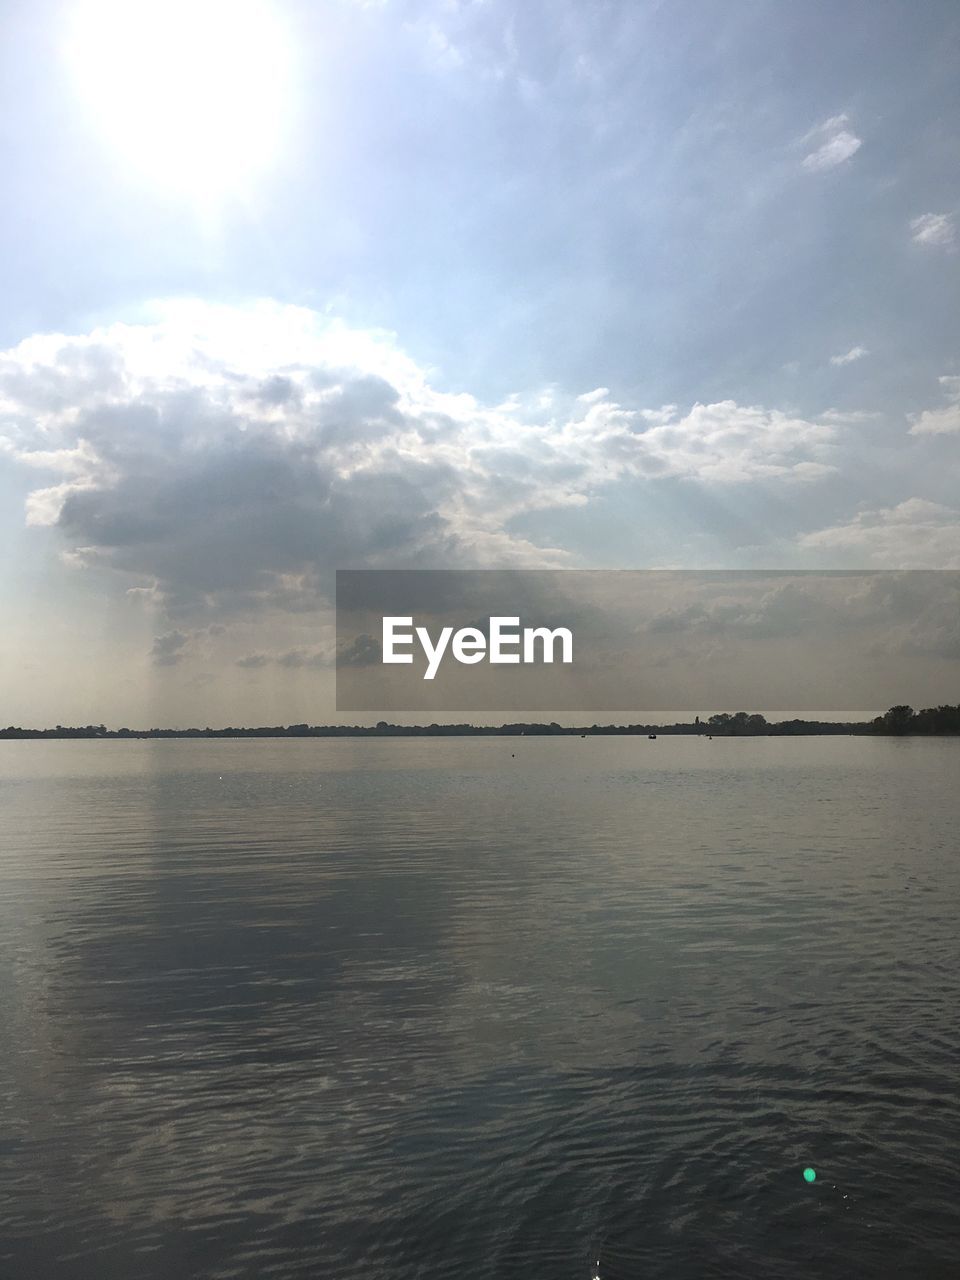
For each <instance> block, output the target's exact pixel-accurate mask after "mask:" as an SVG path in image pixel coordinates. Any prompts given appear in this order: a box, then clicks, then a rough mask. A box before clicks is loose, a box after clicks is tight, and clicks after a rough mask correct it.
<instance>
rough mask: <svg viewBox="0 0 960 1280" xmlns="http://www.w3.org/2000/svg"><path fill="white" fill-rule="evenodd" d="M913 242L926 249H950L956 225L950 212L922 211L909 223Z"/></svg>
mask: <svg viewBox="0 0 960 1280" xmlns="http://www.w3.org/2000/svg"><path fill="white" fill-rule="evenodd" d="M910 231H911V234H912V238H913V242H914V244H920V245H924V246H925V247H926V248H928V249H952V248H953V246H954V244H955V242H956V227H955V226H954V221H953V214H951V213H922V214H921V215H920V216H919V217H918V218H914V219H913V221H912V222H911V223H910Z"/></svg>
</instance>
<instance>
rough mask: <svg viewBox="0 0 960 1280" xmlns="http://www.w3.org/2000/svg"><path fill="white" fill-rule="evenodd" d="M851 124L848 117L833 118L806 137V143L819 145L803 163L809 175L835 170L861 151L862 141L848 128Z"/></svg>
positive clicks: (805, 157) (804, 140)
mask: <svg viewBox="0 0 960 1280" xmlns="http://www.w3.org/2000/svg"><path fill="white" fill-rule="evenodd" d="M849 123H850V120H849V117H848V116H846V115H839V116H831V117H830V119H829V120H825V121H824V122H823V124H821V125H818V126H817V127H816V128H815V129H812V130H811V131H810V133H808V134H807V135H806V137H805V138H804V139H803V142H804V143H806V144H809V143H811V142H814V141H816V142H818V143H819V145H818V146H817V147H816V148H815V149H814V150H813V151H811V152H809V153H808V154H807V155H806V156H804V158H803V160H802V161H801V163H802V165H803V168H804V169H806V170H807V172H808V173H823V172H824V171H825V170H827V169H835V168H836V167H837V165H840V164H843V163H844V162H845V161H846V160H849V159H850V157H851V156H853V155H855V154H856V152H857V151H859V150H860V147H861V146H862V140H861V139H860V138H858V137H857V135H856V134H855V133H852V132H851V130H850V129H849V128H848V127H847V126H848V125H849Z"/></svg>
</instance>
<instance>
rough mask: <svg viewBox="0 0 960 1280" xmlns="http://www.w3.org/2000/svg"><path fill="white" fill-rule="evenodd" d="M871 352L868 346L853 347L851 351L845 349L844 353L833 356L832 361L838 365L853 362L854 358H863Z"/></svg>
mask: <svg viewBox="0 0 960 1280" xmlns="http://www.w3.org/2000/svg"><path fill="white" fill-rule="evenodd" d="M869 354H870V352H869V351H868V350H867V348H866V347H851V348H850V350H849V351H845V352H844V353H843V355H839V356H831V357H830V363H831V364H836V365H844V364H853V362H854V360H862V359H863V357H864V356H868V355H869Z"/></svg>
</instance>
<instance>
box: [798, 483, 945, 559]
mask: <svg viewBox="0 0 960 1280" xmlns="http://www.w3.org/2000/svg"><path fill="white" fill-rule="evenodd" d="M799 544H800V546H801V547H802V548H804V549H806V550H815V551H836V552H842V553H844V554H845V555H848V556H849V555H850V554H852V555H854V556H856V557H857V559H858V560H859V561H860V563H861V564H863V565H865V566H869V565H876V566H877V567H882V568H888V569H955V568H958V567H960V510H958V509H957V508H954V507H948V506H944V505H942V504H940V503H936V502H928V501H926V499H924V498H908V499H907V501H906V502H901V503H899V504H898V505H897V506H895V507H883V508H878V509H875V510H870V511H861V512H859V513H858V514H857V515H856V516H855V517H854V518H853V519H852V520H850V521H849V522H848V523H846V524H840V525H834V526H832V527H831V528H828V529H820V530H817V531H816V532H814V533H808V534H805V535H804V536H803V537H802V538H800V539H799Z"/></svg>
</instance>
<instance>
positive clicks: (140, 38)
mask: <svg viewBox="0 0 960 1280" xmlns="http://www.w3.org/2000/svg"><path fill="white" fill-rule="evenodd" d="M67 56H68V59H69V62H70V64H71V68H72V72H73V75H74V77H75V80H76V84H77V87H78V90H79V92H80V96H81V98H82V100H83V103H84V105H85V107H86V109H87V110H88V112H89V113H90V115H91V117H92V119H93V123H94V127H95V128H96V130H97V132H98V134H100V136H101V137H103V138H105V139H107V140H108V141H109V142H110V143H112V144H113V146H114V147H115V148H116V150H117V152H118V153H119V155H120V156H121V157H122V159H123V160H124V162H125V163H126V164H128V165H130V166H131V167H134V168H135V169H136V170H137V171H138V172H139V173H140V174H141V175H143V176H145V177H147V178H149V179H151V180H152V181H153V182H155V183H157V184H158V185H160V186H162V187H164V188H165V189H167V190H168V191H170V192H173V193H177V194H181V195H185V196H188V197H191V198H193V199H195V200H197V201H198V202H201V203H206V202H214V201H217V200H219V199H221V198H223V197H224V196H226V195H228V194H231V193H234V192H238V193H239V192H242V191H244V190H245V189H246V188H247V187H248V185H249V183H250V182H251V180H252V179H253V178H254V177H255V176H256V175H257V173H258V172H260V171H262V170H263V169H264V168H265V167H266V165H267V164H268V163H269V162H270V161H271V159H272V158H273V157H274V156H275V153H276V151H277V147H278V144H279V140H280V137H281V134H282V132H283V128H284V124H285V122H286V117H287V115H288V111H289V106H290V76H291V65H290V64H291V59H290V47H289V41H288V39H287V33H286V32H285V30H284V28H283V24H282V23H281V21H280V20H279V18H278V16H277V14H276V12H275V11H274V10H273V9H272V8H271V7H270V5H269V4H268V3H265V0H79V2H78V4H77V6H76V8H75V10H74V11H73V14H72V18H71V23H70V30H69V35H68V40H67Z"/></svg>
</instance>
